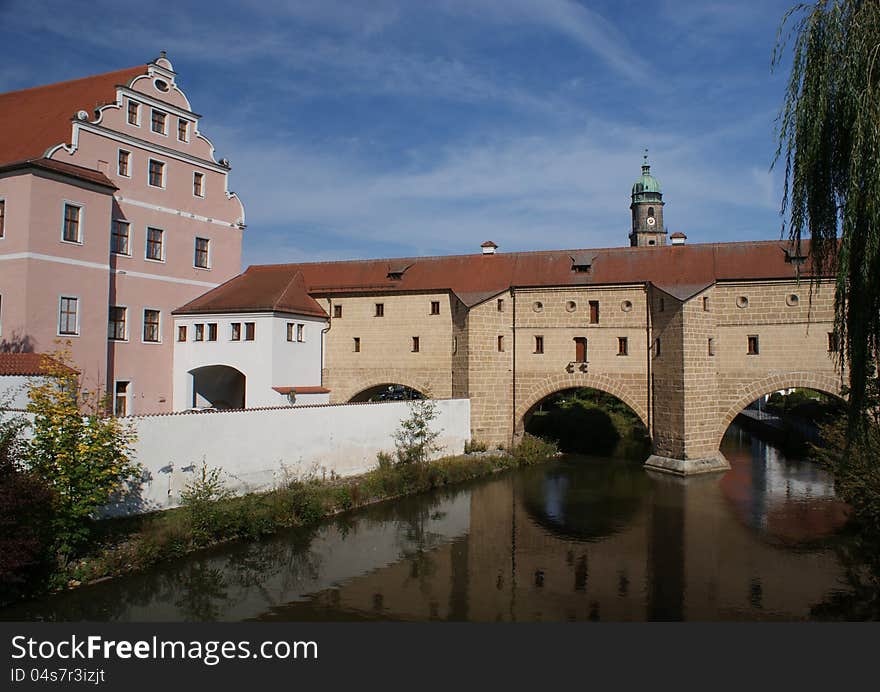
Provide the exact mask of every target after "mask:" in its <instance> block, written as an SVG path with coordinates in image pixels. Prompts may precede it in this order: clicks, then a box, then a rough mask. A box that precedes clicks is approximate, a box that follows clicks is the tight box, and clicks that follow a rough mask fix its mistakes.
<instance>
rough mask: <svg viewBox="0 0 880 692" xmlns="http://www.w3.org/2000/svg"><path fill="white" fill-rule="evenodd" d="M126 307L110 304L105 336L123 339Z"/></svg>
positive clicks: (115, 339)
mask: <svg viewBox="0 0 880 692" xmlns="http://www.w3.org/2000/svg"><path fill="white" fill-rule="evenodd" d="M126 312H128V309H127V308H124V307H121V306H119V305H111V306H110V319H109V321H108V322H107V338H108V339H110V340H112V341H125V317H126Z"/></svg>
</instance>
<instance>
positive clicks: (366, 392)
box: [347, 381, 427, 403]
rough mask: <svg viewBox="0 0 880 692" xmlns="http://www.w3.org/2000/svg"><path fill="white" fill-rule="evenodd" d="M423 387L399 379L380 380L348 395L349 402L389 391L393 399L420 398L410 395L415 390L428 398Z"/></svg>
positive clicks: (422, 396) (367, 398) (364, 399)
mask: <svg viewBox="0 0 880 692" xmlns="http://www.w3.org/2000/svg"><path fill="white" fill-rule="evenodd" d="M423 388H424V387H421V388H420V387H414V386H412V385H409V384H404V383H402V382H398V381H393V382H390V381H389V382H380V383H379V384H374V385H371V386H369V387H362V388H359V389H358V391H356V392H355V393H354V394H352V395H351V396H350V397H348V399H347V400H348V402H349V403H357V402H362V401H369V400H370V398H371V397H372V396H375V395H376V394H380V393H383V392H388V393H389V394H390V395H391V396H390V397H389V398H390V399H392V400H394V399H401V400H405V399H411V398H418V397H412V396H408V394H409V392H415V393H416V394H418V395H419V396H420V397H421V398H423V399H426V398H427V396H426V395H425V393H424V392H423V391H422V389H423Z"/></svg>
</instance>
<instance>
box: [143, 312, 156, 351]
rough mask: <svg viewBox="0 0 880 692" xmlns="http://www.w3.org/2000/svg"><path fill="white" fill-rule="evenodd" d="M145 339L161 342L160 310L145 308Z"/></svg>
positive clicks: (153, 342)
mask: <svg viewBox="0 0 880 692" xmlns="http://www.w3.org/2000/svg"><path fill="white" fill-rule="evenodd" d="M144 341H146V342H148V343H151V344H157V343H159V311H158V310H144Z"/></svg>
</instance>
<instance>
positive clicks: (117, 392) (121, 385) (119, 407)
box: [113, 382, 129, 416]
mask: <svg viewBox="0 0 880 692" xmlns="http://www.w3.org/2000/svg"><path fill="white" fill-rule="evenodd" d="M128 384H129V383H128V382H117V383H116V386H115V387H114V388H113V390H114V394H113V415H114V416H127V415H128Z"/></svg>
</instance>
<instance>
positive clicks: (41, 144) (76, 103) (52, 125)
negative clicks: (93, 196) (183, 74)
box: [0, 65, 147, 165]
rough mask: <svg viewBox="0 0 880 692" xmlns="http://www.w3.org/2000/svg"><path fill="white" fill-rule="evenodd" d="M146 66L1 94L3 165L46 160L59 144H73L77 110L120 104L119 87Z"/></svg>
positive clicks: (0, 157) (90, 113) (1, 150)
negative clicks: (117, 99) (71, 142)
mask: <svg viewBox="0 0 880 692" xmlns="http://www.w3.org/2000/svg"><path fill="white" fill-rule="evenodd" d="M146 71H147V66H146V65H138V66H136V67H129V68H127V69H124V70H117V71H115V72H107V73H105V74H99V75H94V76H92V77H83V78H82V79H74V80H72V81H69V82H58V83H57V84H48V85H46V86H38V87H32V88H30V89H22V90H20V91H10V92H8V93H5V94H0V165H2V164H7V163H13V162H17V161H25V160H28V159H39V158H42V157H43V155H44V154H45V153H46V151H47V150H48V149H50V148H52V147H54V146H55V145H57V144H61V143H65V144H69V143H70V135H71V125H70V121H71V119H72V118H73V117H74V115H76V112H77V111H80V110H84V111H87V112H88V113H89V116H92V115H93V113H94V110H95V108H97V107H98V106H103V105H106V104H108V103H113V102H115V101H116V87H117V86H118V85H128V84H129V83H130V82H131V80H132V79H134V78H135V77H137V76H138V75H141V74H145V73H146Z"/></svg>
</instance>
